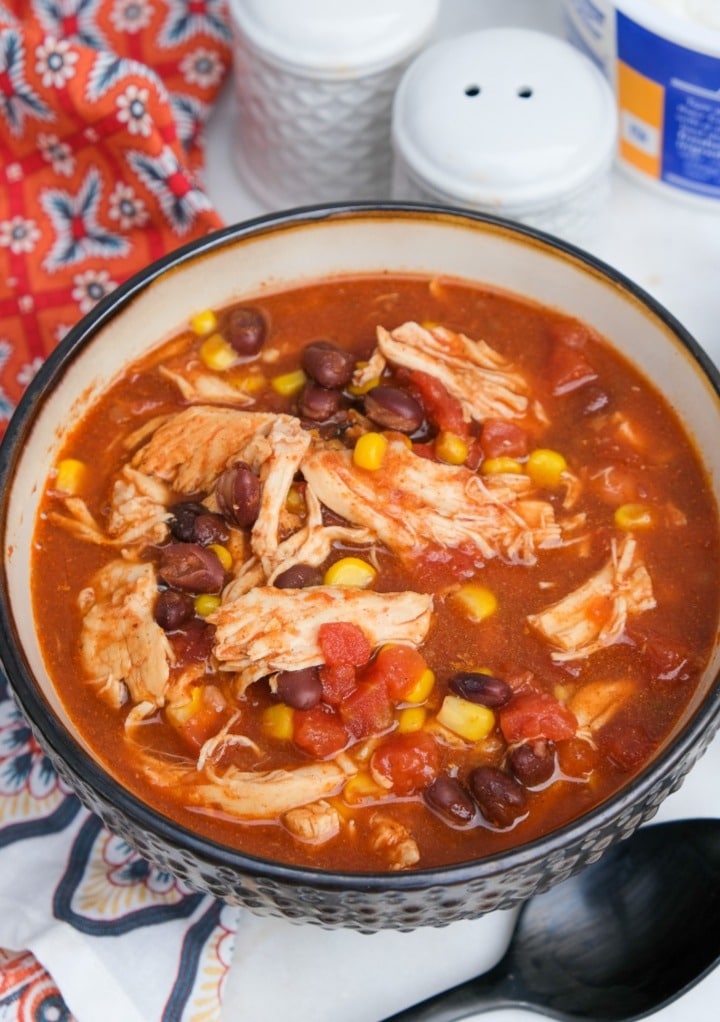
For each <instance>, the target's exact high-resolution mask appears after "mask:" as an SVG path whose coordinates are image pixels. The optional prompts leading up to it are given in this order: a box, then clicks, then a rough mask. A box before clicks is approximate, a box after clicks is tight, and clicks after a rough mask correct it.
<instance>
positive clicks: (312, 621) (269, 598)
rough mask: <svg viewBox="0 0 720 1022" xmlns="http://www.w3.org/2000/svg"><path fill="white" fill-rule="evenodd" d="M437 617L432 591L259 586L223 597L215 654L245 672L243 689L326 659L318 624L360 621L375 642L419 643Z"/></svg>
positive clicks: (224, 665)
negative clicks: (231, 597)
mask: <svg viewBox="0 0 720 1022" xmlns="http://www.w3.org/2000/svg"><path fill="white" fill-rule="evenodd" d="M431 616H432V596H428V595H425V594H420V593H413V592H401V593H376V592H373V591H369V590H363V589H354V588H350V587H347V586H317V587H314V586H309V587H308V588H306V589H275V588H274V587H272V586H258V587H256V588H255V589H251V590H250V592H248V593H245V594H244V595H242V596H240V597H239V598H238V599H236V600H232V601H230V602H223V603H222V604H221V605H220V607H219V608H218V609H217V610H216V611H215V612H214V613H213V614H211V615H209V616H208V618H207V620H208V621H209V622H210V623H211V624H214V625H215V646H214V649H213V653H214V655H215V658H216V660H217V661H218V663H219V666H220V668H221V669H222V670H226V671H238V672H239V674H238V679H237V683H238V687H239V692H240V693H242V692H244V691H245V689H246V688H247V686H248V685H251V684H252V683H253V682H254V681H257V679H258V678H262V677H264V676H265V675H267V674H272V673H273V672H274V671H298V670H302V669H303V668H305V667H314V666H316V665H317V664H321V663H323V655H322V651H321V649H320V645H319V643H318V629H319V628H320V625H321V624H323V623H325V622H333V621H343V622H352V623H354V624H357V625H358V626H359V627H360V628H362V630H363V631H364V633H365V635H366V636H367V638H368V640H369V642H370V643H371V645H372V646H373V647H375V646H381V645H383V644H384V643H386V642H405V643H407V644H409V645H413V646H417V645H419V644H420V643H421V642H422V641H423V639H424V638H425V636H426V635H427V633H428V630H429V628H430V621H431Z"/></svg>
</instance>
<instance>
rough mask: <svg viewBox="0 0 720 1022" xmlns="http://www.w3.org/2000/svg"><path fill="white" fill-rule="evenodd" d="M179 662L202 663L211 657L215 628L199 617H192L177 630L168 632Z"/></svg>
mask: <svg viewBox="0 0 720 1022" xmlns="http://www.w3.org/2000/svg"><path fill="white" fill-rule="evenodd" d="M168 641H169V643H170V645H171V647H172V651H173V654H174V656H175V660H176V661H177V663H180V664H183V663H189V662H191V661H193V662H195V663H202V662H203V661H205V660H207V659H209V657H210V654H211V653H212V649H213V642H214V641H215V629H214V628H213V626H212V625H209V624H208V623H207V622H206V621H201V620H200V618H198V617H193V618H191V619H190V620H189V621H188V622H187V624H185V625H183V627H182V628H181V629H178V631H176V632H170V633H169V634H168Z"/></svg>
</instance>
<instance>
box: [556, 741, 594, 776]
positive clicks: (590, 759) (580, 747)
mask: <svg viewBox="0 0 720 1022" xmlns="http://www.w3.org/2000/svg"><path fill="white" fill-rule="evenodd" d="M555 751H556V752H557V759H558V765H559V767H560V769H561V770H562V772H563V773H564V774H566V775H567V776H568V777H587V776H588V774H591V773H592V772H593V770H594V769H595V765H596V763H597V752H596V750H595V747H594V746H593V745H591V744H590V742H586V741H584V740H583V739H582V738H568V739H566V740H565V741H563V742H558V743H557V745H556V746H555Z"/></svg>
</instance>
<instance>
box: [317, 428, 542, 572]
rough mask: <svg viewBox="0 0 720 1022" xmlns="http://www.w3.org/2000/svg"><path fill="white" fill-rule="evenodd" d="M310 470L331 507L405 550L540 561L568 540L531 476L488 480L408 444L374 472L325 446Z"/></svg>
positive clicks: (394, 445)
mask: <svg viewBox="0 0 720 1022" xmlns="http://www.w3.org/2000/svg"><path fill="white" fill-rule="evenodd" d="M302 471H303V474H304V476H305V479H306V480H307V482H308V484H309V486H310V488H311V489H312V490H313V492H314V493H315V495H316V496H317V497H318V498H319V500H321V501H322V503H323V504H325V505H326V506H327V507H329V508H330V509H331V510H332V511H335V512H336V513H337V514H340V515H342V516H343V518H345V519H347V520H348V521H349V522H352V523H353V524H355V525H359V526H362V527H365V528H367V529H368V530H370V532H371V533H372V534H373V535H374V536H375V537H376V538H377V539H379V540H381V541H382V542H383V543H384V544H385V546H387V547H388V548H389V549H390V550H394V551H397V552H400V553H406V554H407V553H410V552H412V551H415V550H417V549H418V548H422V547H423V546H428V545H433V544H434V545H438V546H444V547H448V548H455V547H463V546H464V547H466V548H470V549H473V550H475V551H477V553H478V554H479V555H480V556H481V557H482V558H484V559H486V560H489V559H491V558H494V557H497V556H501V555H502V556H504V557H506V558H507V559H508V560H512V561H515V562H517V563H522V564H532V563H534V562H535V559H536V551H537V549H538V548H541V549H545V548H549V547H555V546H559V545H560V543H561V541H562V533H561V528H560V526H559V524H558V523H557V522H556V520H555V513H554V511H553V507H552V505H551V504H550V503H548V502H546V501H541V500H538V499H535V498H533V497H531V496H530V494H531V491H532V483H531V481H530V479H529V478H528V477H527V476H525V475H520V474H506V475H496V476H488V477H487V479H483V478H481V477H480V476H479V475H477V473H475V472H471V471H470V470H469V469H467V468H465V467H464V466H462V465H460V466H456V465H445V464H441V463H439V462H433V461H428V460H426V459H424V458H420V457H418V455H416V454H415V453H413V451H411V450H409V449H408V447H407V446H406V444H404V443H402V442H401V441H397V440H394V441H391V442H390V443H389V444H388V447H387V450H386V452H385V456H384V458H383V463H382V465H381V467H380V468H379V469H377V470H376V471H374V472H367V471H365V470H364V469H359V468H357V467H356V466H355V464H354V462H353V458H352V452H350V451H346V450H342V449H340V450H334V449H328V448H323V447H321V446H320V445H316V446H315V447H314V448H312V449H311V450H310V451H309V453H308V455H307V456H306V458H305V460H304V462H303V466H302Z"/></svg>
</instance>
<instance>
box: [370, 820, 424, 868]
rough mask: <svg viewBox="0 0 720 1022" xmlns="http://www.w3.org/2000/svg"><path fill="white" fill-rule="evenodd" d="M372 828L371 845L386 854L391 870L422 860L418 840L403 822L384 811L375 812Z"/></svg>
mask: <svg viewBox="0 0 720 1022" xmlns="http://www.w3.org/2000/svg"><path fill="white" fill-rule="evenodd" d="M370 828H371V835H370V847H371V848H372V850H373V851H375V852H379V853H380V854H381V855H383V856H384V858H385V860H386V861H387V864H388V866H389V868H390V869H391V870H401V869H407V868H408V867H409V866H414V865H415V864H416V863H417V862H419V861H420V850H419V848H418V845H417V841H416V840H415V838H414V837H412V836H411V835H410V832H409V831H408V829H407V827H405V826H403V824H402V823H398V821H397V820H393V819H392V818H391V817H390V816H385V814H384V813H373V815H372V818H371V820H370Z"/></svg>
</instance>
